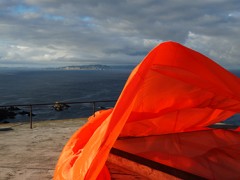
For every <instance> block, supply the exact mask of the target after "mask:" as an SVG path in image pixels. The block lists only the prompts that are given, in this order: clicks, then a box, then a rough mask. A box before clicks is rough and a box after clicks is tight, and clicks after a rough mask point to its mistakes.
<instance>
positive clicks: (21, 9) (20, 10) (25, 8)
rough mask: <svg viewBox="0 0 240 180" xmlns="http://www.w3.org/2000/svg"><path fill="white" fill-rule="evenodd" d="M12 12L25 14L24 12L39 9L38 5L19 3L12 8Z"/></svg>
mask: <svg viewBox="0 0 240 180" xmlns="http://www.w3.org/2000/svg"><path fill="white" fill-rule="evenodd" d="M10 10H11V12H12V13H14V14H24V13H33V12H37V11H39V8H38V7H34V6H26V5H18V6H14V7H11V8H10Z"/></svg>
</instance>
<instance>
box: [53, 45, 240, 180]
mask: <svg viewBox="0 0 240 180" xmlns="http://www.w3.org/2000/svg"><path fill="white" fill-rule="evenodd" d="M236 112H240V80H239V78H237V77H236V76H234V75H233V74H231V73H230V72H228V71H227V70H225V69H223V68H222V67H220V66H219V65H217V64H216V63H215V62H213V61H212V60H210V59H209V58H207V57H205V56H203V55H201V54H200V53H198V52H196V51H193V50H191V49H188V48H186V47H184V46H182V45H180V44H178V43H174V42H165V43H162V44H160V45H159V46H157V47H156V48H154V49H153V50H152V51H151V52H150V53H149V54H148V55H147V56H146V58H145V59H144V60H143V61H142V63H140V64H139V65H138V66H137V67H136V68H135V69H134V70H133V72H132V73H131V75H130V77H129V79H128V81H127V83H126V85H125V87H124V89H123V91H122V93H121V96H120V97H119V99H118V101H117V103H116V105H115V107H114V109H113V110H108V111H106V112H104V111H102V112H100V113H99V114H98V115H96V116H95V117H91V118H90V120H89V122H88V123H87V124H86V125H85V126H84V127H82V128H80V130H79V131H77V132H76V133H75V134H74V135H73V136H72V137H71V139H70V140H69V142H68V143H67V144H66V146H65V148H64V150H63V152H62V154H61V156H60V158H59V161H58V164H57V166H56V170H55V174H54V178H55V179H96V178H97V177H98V175H99V174H101V173H102V172H103V171H102V169H103V167H104V164H105V161H106V159H107V157H108V153H109V151H110V149H111V147H112V146H113V144H114V142H115V141H116V139H117V138H118V137H119V136H121V137H123V136H148V135H159V134H169V133H176V132H186V131H194V130H196V129H204V128H205V127H206V126H208V125H210V124H213V123H216V122H220V121H223V120H225V119H227V118H228V117H230V116H232V115H233V114H235V113H236ZM100 172H101V173H100ZM105 174H107V173H106V171H105Z"/></svg>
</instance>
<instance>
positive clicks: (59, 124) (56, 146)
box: [0, 118, 87, 180]
mask: <svg viewBox="0 0 240 180" xmlns="http://www.w3.org/2000/svg"><path fill="white" fill-rule="evenodd" d="M86 121H87V118H77V119H64V120H48V121H36V122H34V123H33V129H30V127H29V123H8V124H0V157H1V161H0V179H3V180H9V179H11V180H12V179H13V180H18V179H26V180H30V179H36V180H37V179H39V180H40V179H41V180H45V179H46V180H47V179H52V177H53V173H54V168H55V165H56V163H57V160H58V157H59V155H60V153H61V151H62V148H63V147H64V145H65V143H66V142H67V141H68V139H69V138H70V137H71V135H72V134H73V133H74V132H75V131H76V130H77V129H79V128H80V127H81V126H82V125H84V124H85V122H86Z"/></svg>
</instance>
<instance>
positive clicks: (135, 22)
mask: <svg viewBox="0 0 240 180" xmlns="http://www.w3.org/2000/svg"><path fill="white" fill-rule="evenodd" d="M169 40H171V41H176V42H179V43H181V44H183V45H185V46H187V47H189V48H192V49H194V50H196V51H199V52H200V53H202V54H204V55H206V56H208V57H210V58H211V59H213V60H214V61H216V62H217V63H219V64H220V65H222V66H224V67H225V68H240V60H239V57H240V1H239V0H194V1H193V0H167V1H166V0H119V1H116V0H1V1H0V67H61V66H70V65H86V64H105V65H128V64H130V65H136V64H138V63H139V62H140V61H141V60H142V59H143V58H144V57H145V56H146V55H147V53H148V52H149V51H150V50H151V49H152V48H154V47H155V46H156V45H158V44H159V43H161V42H164V41H169Z"/></svg>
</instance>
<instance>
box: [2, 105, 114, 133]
mask: <svg viewBox="0 0 240 180" xmlns="http://www.w3.org/2000/svg"><path fill="white" fill-rule="evenodd" d="M116 101H117V100H98V101H78V102H54V103H39V104H11V105H0V108H10V107H28V108H29V123H30V128H31V129H32V128H33V107H36V106H49V105H52V106H53V107H54V106H55V107H54V108H55V109H56V108H61V107H62V108H64V106H68V105H71V104H86V103H88V104H92V114H93V115H95V112H96V105H97V103H110V102H116ZM56 110H57V109H56ZM59 110H61V109H59Z"/></svg>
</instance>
